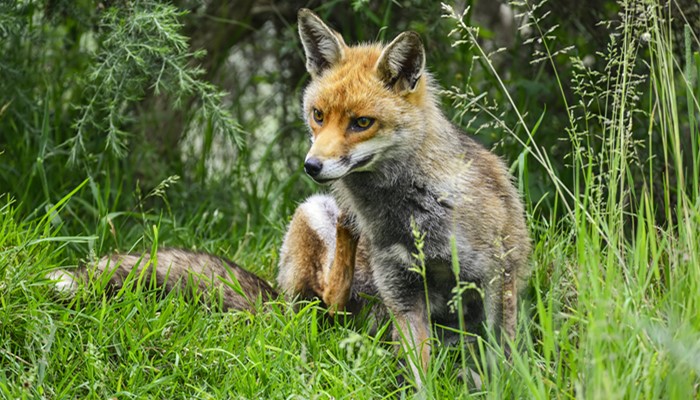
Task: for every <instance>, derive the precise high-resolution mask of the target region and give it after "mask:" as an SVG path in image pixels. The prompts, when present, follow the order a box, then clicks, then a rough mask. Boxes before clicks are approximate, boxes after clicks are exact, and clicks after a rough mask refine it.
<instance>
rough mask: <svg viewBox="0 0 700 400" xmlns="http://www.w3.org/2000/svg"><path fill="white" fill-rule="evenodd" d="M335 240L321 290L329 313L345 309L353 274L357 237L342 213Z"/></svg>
mask: <svg viewBox="0 0 700 400" xmlns="http://www.w3.org/2000/svg"><path fill="white" fill-rule="evenodd" d="M335 240H336V243H335V256H334V257H333V264H332V265H331V269H330V271H329V273H328V278H327V282H326V287H325V289H324V290H323V302H324V303H325V304H326V305H327V306H328V312H329V314H330V315H334V314H335V313H336V312H338V311H344V310H345V306H346V305H347V303H348V301H349V299H350V293H351V290H352V281H353V276H354V274H355V256H356V254H357V242H358V240H359V238H358V237H357V235H355V234H354V233H353V232H352V230H351V228H350V227H349V219H348V217H347V215H345V214H344V213H343V214H341V215H340V217H339V218H338V223H337V225H336V239H335Z"/></svg>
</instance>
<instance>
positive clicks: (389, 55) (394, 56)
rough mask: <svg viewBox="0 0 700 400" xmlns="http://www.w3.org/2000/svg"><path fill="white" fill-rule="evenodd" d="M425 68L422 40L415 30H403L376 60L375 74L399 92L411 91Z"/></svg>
mask: <svg viewBox="0 0 700 400" xmlns="http://www.w3.org/2000/svg"><path fill="white" fill-rule="evenodd" d="M424 69H425V50H424V49H423V42H421V40H420V36H418V34H417V33H415V32H404V33H402V34H400V35H399V36H397V37H396V39H394V40H393V41H392V42H391V43H389V45H388V46H387V47H386V48H385V49H384V51H383V52H382V54H381V56H379V60H378V61H377V74H379V78H380V79H381V80H382V81H384V84H385V85H386V86H387V87H389V88H393V89H394V90H396V92H397V93H399V94H405V93H409V92H413V91H414V90H415V89H416V86H417V85H418V81H419V80H420V78H421V76H423V71H424Z"/></svg>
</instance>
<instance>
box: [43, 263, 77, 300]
mask: <svg viewBox="0 0 700 400" xmlns="http://www.w3.org/2000/svg"><path fill="white" fill-rule="evenodd" d="M46 279H48V280H51V281H55V282H54V289H55V290H56V291H57V292H59V293H66V294H73V293H75V292H76V291H77V290H78V282H77V281H76V280H75V278H74V276H73V275H72V274H71V273H69V272H67V271H64V270H62V269H57V270H55V271H52V272H49V273H48V274H46Z"/></svg>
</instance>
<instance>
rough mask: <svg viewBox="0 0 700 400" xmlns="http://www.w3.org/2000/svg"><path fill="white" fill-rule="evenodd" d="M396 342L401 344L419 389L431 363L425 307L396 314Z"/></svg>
mask: <svg viewBox="0 0 700 400" xmlns="http://www.w3.org/2000/svg"><path fill="white" fill-rule="evenodd" d="M394 318H395V326H394V340H396V341H398V342H399V343H400V344H401V350H402V352H403V356H404V357H405V359H406V362H407V363H408V366H409V368H410V370H411V373H412V374H413V378H414V379H415V384H416V387H417V388H418V389H421V388H422V387H423V378H422V377H424V376H425V374H426V373H427V372H428V364H429V363H430V343H429V340H430V322H429V321H428V314H427V312H426V310H425V309H424V307H418V308H417V309H414V310H411V311H409V312H405V313H395V314H394Z"/></svg>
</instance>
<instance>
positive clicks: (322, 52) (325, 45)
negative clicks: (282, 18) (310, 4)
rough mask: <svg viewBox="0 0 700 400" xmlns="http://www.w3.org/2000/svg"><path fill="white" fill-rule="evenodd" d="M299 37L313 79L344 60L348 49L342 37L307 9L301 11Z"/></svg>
mask: <svg viewBox="0 0 700 400" xmlns="http://www.w3.org/2000/svg"><path fill="white" fill-rule="evenodd" d="M298 19H299V37H300V38H301V44H302V45H303V46H304V52H305V53H306V70H307V71H309V74H311V78H316V77H318V76H320V75H321V73H322V72H323V71H325V70H326V69H328V68H330V67H332V66H333V65H334V64H335V63H337V62H338V61H340V60H342V58H343V49H344V48H345V47H346V45H345V42H344V41H343V38H342V36H340V34H339V33H338V32H336V31H334V30H333V29H331V28H329V27H328V26H327V25H326V24H324V23H323V21H321V18H319V17H318V16H317V15H316V14H314V13H313V12H311V10H308V9H306V8H302V9H301V10H299V14H298Z"/></svg>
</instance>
